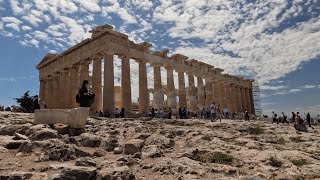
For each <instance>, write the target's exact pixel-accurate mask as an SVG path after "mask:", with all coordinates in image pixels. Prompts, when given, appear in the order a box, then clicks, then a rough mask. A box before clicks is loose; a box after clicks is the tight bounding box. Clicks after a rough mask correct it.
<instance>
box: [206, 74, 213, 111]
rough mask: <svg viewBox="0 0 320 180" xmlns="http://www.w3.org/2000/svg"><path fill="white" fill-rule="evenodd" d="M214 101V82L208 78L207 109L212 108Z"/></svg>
mask: <svg viewBox="0 0 320 180" xmlns="http://www.w3.org/2000/svg"><path fill="white" fill-rule="evenodd" d="M211 101H212V81H211V79H210V78H206V107H207V108H210V104H211Z"/></svg>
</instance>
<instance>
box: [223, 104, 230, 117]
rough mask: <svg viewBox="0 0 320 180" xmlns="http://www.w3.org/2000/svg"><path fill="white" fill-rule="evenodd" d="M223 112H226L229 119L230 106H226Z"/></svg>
mask: <svg viewBox="0 0 320 180" xmlns="http://www.w3.org/2000/svg"><path fill="white" fill-rule="evenodd" d="M223 114H224V116H225V117H226V119H228V118H229V109H228V107H227V106H226V107H225V108H224V110H223Z"/></svg>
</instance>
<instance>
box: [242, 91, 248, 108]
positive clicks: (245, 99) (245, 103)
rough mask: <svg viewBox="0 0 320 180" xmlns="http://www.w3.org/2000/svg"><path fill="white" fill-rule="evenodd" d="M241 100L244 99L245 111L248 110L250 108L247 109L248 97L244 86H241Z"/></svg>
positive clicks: (243, 106)
mask: <svg viewBox="0 0 320 180" xmlns="http://www.w3.org/2000/svg"><path fill="white" fill-rule="evenodd" d="M241 100H242V108H243V111H248V109H247V98H246V92H245V88H244V87H241Z"/></svg>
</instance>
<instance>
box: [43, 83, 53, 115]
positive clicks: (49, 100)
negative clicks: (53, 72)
mask: <svg viewBox="0 0 320 180" xmlns="http://www.w3.org/2000/svg"><path fill="white" fill-rule="evenodd" d="M52 82H53V80H52V78H51V77H50V78H47V79H46V85H45V96H44V102H45V103H46V105H47V108H49V109H52V107H53V106H52V101H53V100H52V95H53V92H52Z"/></svg>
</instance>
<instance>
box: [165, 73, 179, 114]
mask: <svg viewBox="0 0 320 180" xmlns="http://www.w3.org/2000/svg"><path fill="white" fill-rule="evenodd" d="M166 70H167V103H168V108H169V107H170V108H171V110H172V112H173V113H176V109H177V101H176V93H175V86H174V79H173V69H172V68H171V67H166Z"/></svg>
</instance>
